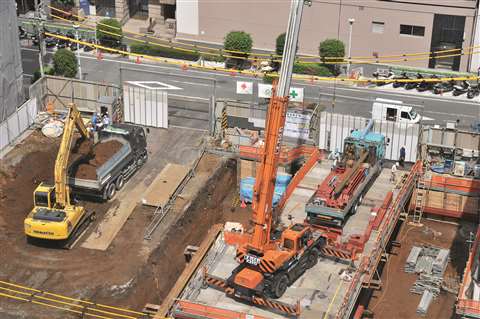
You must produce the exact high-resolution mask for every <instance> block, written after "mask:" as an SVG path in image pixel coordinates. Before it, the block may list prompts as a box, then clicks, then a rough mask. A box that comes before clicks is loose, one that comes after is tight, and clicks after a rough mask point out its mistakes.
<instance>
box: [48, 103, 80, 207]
mask: <svg viewBox="0 0 480 319" xmlns="http://www.w3.org/2000/svg"><path fill="white" fill-rule="evenodd" d="M75 127H76V128H77V129H78V131H79V132H80V134H81V135H82V137H83V138H88V131H87V128H86V127H85V124H84V123H83V121H82V118H81V116H80V112H79V111H78V109H77V107H76V106H75V104H73V103H71V104H70V105H69V109H68V114H67V118H66V120H65V126H64V129H63V137H62V141H61V143H60V148H59V150H58V154H57V159H56V161H55V196H56V206H57V207H58V208H64V207H65V206H67V205H70V194H69V189H68V186H67V165H68V159H69V157H70V151H71V148H72V141H73V135H74V128H75Z"/></svg>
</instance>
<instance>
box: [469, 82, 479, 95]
mask: <svg viewBox="0 0 480 319" xmlns="http://www.w3.org/2000/svg"><path fill="white" fill-rule="evenodd" d="M479 95H480V87H479V84H478V83H477V84H475V85H470V87H469V88H468V92H467V98H469V99H473V98H474V97H476V96H479Z"/></svg>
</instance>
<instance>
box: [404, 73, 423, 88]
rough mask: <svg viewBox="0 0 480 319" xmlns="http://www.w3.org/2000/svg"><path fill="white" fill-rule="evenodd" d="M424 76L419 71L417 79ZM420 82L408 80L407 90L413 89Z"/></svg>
mask: <svg viewBox="0 0 480 319" xmlns="http://www.w3.org/2000/svg"><path fill="white" fill-rule="evenodd" d="M424 78H425V77H424V76H423V75H422V74H421V73H417V80H421V79H424ZM419 84H420V82H408V83H407V84H405V90H413V89H414V88H416V87H417V86H418V85H419Z"/></svg>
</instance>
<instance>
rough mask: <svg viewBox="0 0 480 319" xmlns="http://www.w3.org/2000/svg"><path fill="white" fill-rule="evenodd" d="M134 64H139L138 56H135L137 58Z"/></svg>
mask: <svg viewBox="0 0 480 319" xmlns="http://www.w3.org/2000/svg"><path fill="white" fill-rule="evenodd" d="M135 63H136V64H140V57H139V56H137V60H136V61H135Z"/></svg>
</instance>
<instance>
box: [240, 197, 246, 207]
mask: <svg viewBox="0 0 480 319" xmlns="http://www.w3.org/2000/svg"><path fill="white" fill-rule="evenodd" d="M240 207H241V208H247V204H245V201H244V200H243V199H242V203H241V204H240Z"/></svg>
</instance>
